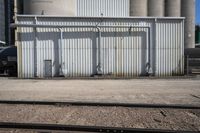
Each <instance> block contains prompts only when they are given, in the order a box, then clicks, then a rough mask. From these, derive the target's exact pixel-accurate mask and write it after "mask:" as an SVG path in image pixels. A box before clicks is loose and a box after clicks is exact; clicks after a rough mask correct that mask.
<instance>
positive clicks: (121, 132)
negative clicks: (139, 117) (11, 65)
mask: <svg viewBox="0 0 200 133" xmlns="http://www.w3.org/2000/svg"><path fill="white" fill-rule="evenodd" d="M0 104H10V105H52V106H91V107H96V106H97V107H129V108H156V109H159V108H166V109H200V106H193V105H181V104H173V105H167V104H131V103H95V102H59V101H10V100H0ZM0 129H19V130H36V131H39V130H42V131H47V132H48V131H50V132H51V131H78V132H107V133H110V132H112V133H200V131H196V132H195V131H178V130H175V131H174V130H161V129H140V128H121V127H99V126H80V125H59V124H38V123H6V122H0Z"/></svg>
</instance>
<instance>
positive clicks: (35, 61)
mask: <svg viewBox="0 0 200 133" xmlns="http://www.w3.org/2000/svg"><path fill="white" fill-rule="evenodd" d="M34 23H35V24H37V17H35V22H34ZM33 31H34V36H35V38H34V77H37V40H38V37H37V27H34V28H33Z"/></svg>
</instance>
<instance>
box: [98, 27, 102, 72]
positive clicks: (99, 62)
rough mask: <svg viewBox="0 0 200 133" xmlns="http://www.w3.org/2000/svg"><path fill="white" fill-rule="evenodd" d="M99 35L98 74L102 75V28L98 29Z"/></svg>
mask: <svg viewBox="0 0 200 133" xmlns="http://www.w3.org/2000/svg"><path fill="white" fill-rule="evenodd" d="M97 30H98V33H99V39H98V57H99V59H98V65H97V74H99V75H102V72H103V70H102V64H101V55H102V54H101V28H100V27H97Z"/></svg>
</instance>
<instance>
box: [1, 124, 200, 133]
mask: <svg viewBox="0 0 200 133" xmlns="http://www.w3.org/2000/svg"><path fill="white" fill-rule="evenodd" d="M0 128H3V129H21V130H22V129H23V130H48V131H79V132H106V133H111V132H112V133H198V131H178V130H164V129H142V128H121V127H100V126H79V125H58V124H37V123H9V122H0Z"/></svg>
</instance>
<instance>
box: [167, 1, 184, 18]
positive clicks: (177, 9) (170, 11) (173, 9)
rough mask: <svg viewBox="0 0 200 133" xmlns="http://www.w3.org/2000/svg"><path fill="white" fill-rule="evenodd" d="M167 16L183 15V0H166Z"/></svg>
mask: <svg viewBox="0 0 200 133" xmlns="http://www.w3.org/2000/svg"><path fill="white" fill-rule="evenodd" d="M165 16H167V17H180V16H181V0H166V1H165Z"/></svg>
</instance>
